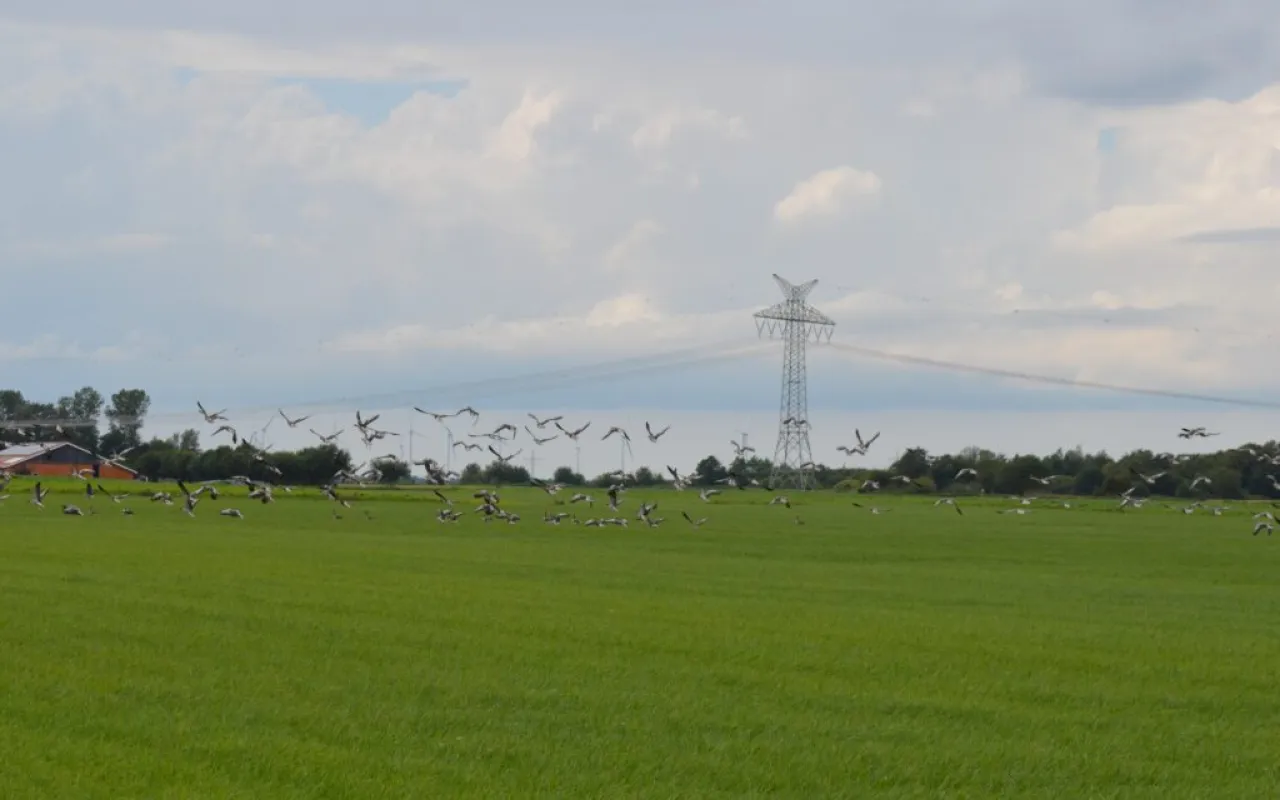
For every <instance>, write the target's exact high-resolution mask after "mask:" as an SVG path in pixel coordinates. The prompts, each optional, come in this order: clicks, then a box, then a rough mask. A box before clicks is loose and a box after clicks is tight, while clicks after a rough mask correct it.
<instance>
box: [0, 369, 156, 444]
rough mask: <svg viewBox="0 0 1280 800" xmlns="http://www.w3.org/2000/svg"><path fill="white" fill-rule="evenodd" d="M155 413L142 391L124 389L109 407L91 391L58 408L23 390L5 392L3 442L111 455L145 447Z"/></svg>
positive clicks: (63, 400)
mask: <svg viewBox="0 0 1280 800" xmlns="http://www.w3.org/2000/svg"><path fill="white" fill-rule="evenodd" d="M150 409H151V398H150V396H148V395H147V393H146V392H145V391H143V390H142V389H121V390H120V391H118V392H116V393H115V394H113V395H111V400H110V402H108V401H107V400H106V398H104V397H103V396H102V393H101V392H99V391H98V390H97V389H94V388H93V387H92V386H85V387H83V388H82V389H79V390H77V391H75V392H74V393H72V394H70V395H67V396H65V397H59V398H58V399H57V401H56V402H52V403H48V402H43V401H36V400H30V399H28V398H27V397H25V396H23V394H22V392H20V391H18V390H17V389H0V441H3V442H6V443H8V444H19V443H22V442H47V441H69V442H72V443H74V444H77V445H79V446H80V447H83V448H84V449H86V450H88V451H90V452H93V453H105V454H107V455H111V454H112V453H119V452H123V451H124V450H127V449H128V448H130V447H137V446H139V445H141V444H142V424H143V421H144V420H145V419H146V416H147V412H148V411H149V410H150ZM104 416H105V418H106V421H107V429H106V431H105V432H103V431H102V430H101V423H102V419H103V417H104ZM59 427H61V429H62V433H59V432H58V428H59Z"/></svg>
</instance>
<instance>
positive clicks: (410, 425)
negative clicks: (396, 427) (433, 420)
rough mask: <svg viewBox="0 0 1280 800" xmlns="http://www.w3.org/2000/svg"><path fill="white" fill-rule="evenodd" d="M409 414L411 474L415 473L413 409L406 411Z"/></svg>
mask: <svg viewBox="0 0 1280 800" xmlns="http://www.w3.org/2000/svg"><path fill="white" fill-rule="evenodd" d="M405 413H406V414H408V415H409V474H410V475H412V474H413V409H409V410H408V411H406V412H405Z"/></svg>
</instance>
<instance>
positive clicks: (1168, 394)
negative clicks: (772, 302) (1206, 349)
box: [826, 342, 1280, 409]
mask: <svg viewBox="0 0 1280 800" xmlns="http://www.w3.org/2000/svg"><path fill="white" fill-rule="evenodd" d="M826 347H831V348H834V349H836V350H839V351H842V352H845V353H850V354H853V355H860V356H867V357H868V358H877V359H880V360H883V361H896V362H898V363H900V364H913V365H916V366H922V367H930V368H933V369H945V370H951V371H953V372H968V373H973V374H978V375H990V376H992V377H996V378H1012V379H1014V380H1019V381H1027V382H1030V383H1043V384H1050V385H1053V386H1068V387H1072V388H1076V389H1099V390H1102V391H1107V392H1117V393H1120V394H1133V395H1145V396H1148V397H1165V398H1170V399H1174V400H1196V401H1199V402H1202V403H1216V404H1219V405H1230V406H1240V407H1243V408H1267V409H1280V402H1277V401H1274V400H1251V399H1248V398H1243V397H1222V396H1220V395H1209V394H1198V393H1194V392H1179V391H1175V390H1172V389H1149V388H1145V387H1141V386H1124V385H1122V384H1116V383H1103V382H1102V381H1085V380H1077V379H1075V378H1058V377H1054V376H1052V375H1037V374H1035V373H1031V372H1021V371H1019V370H1011V369H1001V368H999V367H984V366H978V365H975V364H961V363H958V362H955V361H943V360H942V359H937V358H926V357H924V356H910V355H905V354H903V353H890V352H887V351H884V350H875V349H872V348H870V347H859V346H858V345H852V344H844V343H842V342H832V343H830V344H828V345H826Z"/></svg>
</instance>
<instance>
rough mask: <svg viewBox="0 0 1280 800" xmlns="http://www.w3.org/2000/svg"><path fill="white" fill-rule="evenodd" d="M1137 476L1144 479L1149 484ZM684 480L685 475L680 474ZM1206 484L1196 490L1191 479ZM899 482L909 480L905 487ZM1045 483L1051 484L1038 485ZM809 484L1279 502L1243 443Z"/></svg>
mask: <svg viewBox="0 0 1280 800" xmlns="http://www.w3.org/2000/svg"><path fill="white" fill-rule="evenodd" d="M771 469H772V464H771V463H770V461H769V460H768V459H765V458H758V457H752V458H750V459H742V458H739V459H736V460H734V461H733V462H731V463H730V464H724V463H722V462H721V461H720V460H719V459H718V458H716V457H715V456H707V457H706V458H704V459H702V460H701V461H700V462H698V465H697V467H696V473H695V475H694V476H688V477H689V478H691V480H690V481H689V482H690V483H691V484H692V485H694V486H714V485H718V484H720V483H721V482H723V481H725V480H726V479H727V478H729V477H730V473H731V472H732V473H733V474H734V475H736V476H739V477H741V478H744V479H752V478H754V479H755V480H757V481H759V482H760V484H762V485H765V484H767V483H768V477H769V474H770V471H771ZM965 469H973V470H976V471H977V476H976V478H975V477H973V476H964V477H962V478H957V476H958V474H959V473H960V472H961V471H962V470H965ZM1142 476H1145V477H1146V478H1150V479H1151V480H1150V481H1149V482H1148V481H1147V480H1144V479H1143V477H1142ZM634 477H635V481H634V483H635V484H638V485H641V486H645V485H658V484H662V483H666V482H669V481H670V475H668V474H667V473H665V472H661V473H659V472H654V471H653V470H651V469H650V468H648V467H640V468H638V469H637V470H635V473H634ZM682 477H685V476H682ZM1200 477H1204V478H1208V479H1209V481H1208V483H1203V482H1201V483H1200V484H1199V485H1198V486H1197V487H1196V488H1195V489H1193V488H1192V486H1191V485H1192V483H1193V482H1195V481H1196V479H1197V478H1200ZM900 478H906V479H909V482H908V481H904V480H900ZM1046 478H1051V480H1050V481H1049V483H1047V484H1045V483H1043V482H1042V481H1043V479H1046ZM528 479H529V473H528V471H527V470H525V469H524V468H523V467H520V466H516V465H512V464H500V463H497V462H495V463H493V464H490V465H489V466H488V467H481V466H480V465H479V464H468V465H467V467H466V468H465V469H464V470H463V472H462V482H463V483H521V482H524V481H527V480H528ZM814 479H815V482H816V484H817V486H818V487H819V488H825V489H844V490H857V489H859V488H860V487H861V486H862V484H863V482H864V481H868V480H871V481H875V482H877V483H878V484H879V486H880V489H879V490H880V491H884V492H903V493H915V494H932V493H945V494H983V493H985V494H1008V495H1022V494H1028V493H1041V494H1063V495H1076V496H1090V495H1119V494H1122V493H1124V492H1128V491H1130V490H1132V492H1133V493H1134V494H1136V495H1138V496H1146V495H1153V494H1154V495H1161V496H1166V497H1218V498H1224V499H1239V498H1244V497H1249V496H1253V497H1269V498H1280V443H1278V442H1276V441H1274V440H1273V441H1269V442H1266V443H1265V444H1255V445H1246V446H1244V447H1240V448H1232V449H1226V450H1219V451H1217V452H1214V453H1205V454H1197V455H1189V456H1180V457H1177V458H1175V457H1173V455H1172V454H1169V453H1154V452H1152V451H1150V450H1135V451H1133V452H1131V453H1126V454H1124V455H1122V456H1120V457H1118V458H1117V457H1112V456H1110V455H1108V454H1107V453H1106V452H1097V453H1086V452H1084V451H1083V450H1081V449H1079V448H1075V449H1071V450H1063V449H1059V450H1057V451H1055V452H1054V453H1051V454H1049V455H1044V456H1038V455H1032V454H1015V455H1012V456H1008V455H1003V454H1000V453H995V452H992V451H991V450H986V449H983V448H979V447H969V448H966V449H964V450H961V451H960V452H958V453H948V454H941V455H933V454H931V453H929V452H928V451H927V450H925V449H924V448H921V447H913V448H910V449H908V450H906V451H905V452H903V453H902V455H901V456H899V457H898V459H897V460H896V461H894V463H893V464H892V465H890V466H889V468H888V469H866V468H859V467H830V466H826V465H821V464H820V465H818V466H817V467H816V468H815V470H814ZM552 480H554V481H556V482H558V483H563V484H566V485H568V486H596V487H600V486H607V485H609V484H611V483H614V482H615V481H616V477H615V476H613V474H611V473H606V474H603V475H599V476H597V477H595V478H593V479H590V480H588V479H587V478H585V477H584V476H582V475H580V474H578V473H575V472H574V471H573V470H572V469H570V468H569V467H560V468H559V469H557V470H556V471H555V473H554V475H553V476H552Z"/></svg>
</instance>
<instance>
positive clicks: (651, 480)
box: [635, 467, 662, 486]
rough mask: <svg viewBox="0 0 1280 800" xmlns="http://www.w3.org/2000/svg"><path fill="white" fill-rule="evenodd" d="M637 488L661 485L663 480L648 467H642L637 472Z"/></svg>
mask: <svg viewBox="0 0 1280 800" xmlns="http://www.w3.org/2000/svg"><path fill="white" fill-rule="evenodd" d="M635 476H636V485H637V486H653V485H654V484H657V483H661V482H662V479H661V478H659V477H658V476H657V475H655V474H654V472H653V470H651V469H649V468H648V467H640V468H639V469H637V470H636V471H635Z"/></svg>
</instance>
